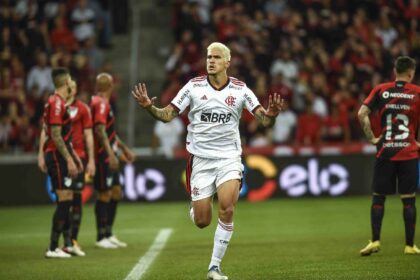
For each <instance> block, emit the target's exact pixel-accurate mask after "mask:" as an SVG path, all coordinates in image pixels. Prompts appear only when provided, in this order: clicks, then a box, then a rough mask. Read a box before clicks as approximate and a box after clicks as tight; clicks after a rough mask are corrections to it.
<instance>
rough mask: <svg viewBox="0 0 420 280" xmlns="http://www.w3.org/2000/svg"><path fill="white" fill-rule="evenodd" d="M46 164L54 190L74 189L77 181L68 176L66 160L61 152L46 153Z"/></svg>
mask: <svg viewBox="0 0 420 280" xmlns="http://www.w3.org/2000/svg"><path fill="white" fill-rule="evenodd" d="M45 164H46V165H47V170H48V175H49V176H50V177H51V184H52V190H53V191H56V190H72V189H73V188H74V185H75V182H74V179H72V178H71V177H70V176H68V171H67V163H66V160H65V159H64V158H63V156H62V155H61V154H60V153H59V152H48V153H45Z"/></svg>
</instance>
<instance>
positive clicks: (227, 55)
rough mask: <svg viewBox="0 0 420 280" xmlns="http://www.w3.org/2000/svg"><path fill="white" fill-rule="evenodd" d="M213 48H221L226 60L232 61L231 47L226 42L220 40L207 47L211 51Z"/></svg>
mask: <svg viewBox="0 0 420 280" xmlns="http://www.w3.org/2000/svg"><path fill="white" fill-rule="evenodd" d="M213 49H218V50H220V51H221V52H222V54H223V58H224V59H225V60H226V61H230V49H229V48H228V47H227V46H226V45H225V44H222V43H219V42H214V43H211V44H210V45H209V46H208V47H207V51H211V50H213Z"/></svg>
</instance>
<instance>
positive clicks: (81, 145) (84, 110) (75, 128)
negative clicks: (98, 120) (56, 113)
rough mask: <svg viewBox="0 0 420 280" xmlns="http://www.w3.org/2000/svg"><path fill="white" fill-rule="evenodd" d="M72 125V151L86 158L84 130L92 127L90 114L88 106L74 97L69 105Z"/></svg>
mask: <svg viewBox="0 0 420 280" xmlns="http://www.w3.org/2000/svg"><path fill="white" fill-rule="evenodd" d="M68 112H69V114H70V119H71V125H72V137H71V138H72V143H73V148H74V151H75V152H76V153H77V155H78V156H79V157H80V158H81V159H85V158H86V143H85V136H84V131H85V129H89V128H92V116H91V114H90V109H89V107H88V106H87V105H86V104H85V103H83V102H82V101H80V100H77V99H75V100H74V102H73V103H72V104H71V105H70V106H69V108H68Z"/></svg>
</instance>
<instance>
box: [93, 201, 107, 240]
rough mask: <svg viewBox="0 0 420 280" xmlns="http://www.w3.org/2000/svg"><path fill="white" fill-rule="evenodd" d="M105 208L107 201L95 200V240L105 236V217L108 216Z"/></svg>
mask: <svg viewBox="0 0 420 280" xmlns="http://www.w3.org/2000/svg"><path fill="white" fill-rule="evenodd" d="M107 208H108V203H106V202H103V201H101V200H97V201H96V205H95V215H96V229H97V237H96V240H97V241H99V240H102V239H103V238H105V234H106V226H107V218H108V211H107Z"/></svg>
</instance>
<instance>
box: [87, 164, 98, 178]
mask: <svg viewBox="0 0 420 280" xmlns="http://www.w3.org/2000/svg"><path fill="white" fill-rule="evenodd" d="M86 173H87V174H88V176H89V177H90V178H93V177H95V173H96V166H95V161H93V160H89V161H88V163H87V165H86Z"/></svg>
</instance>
